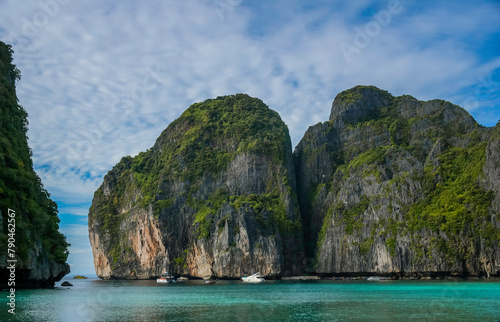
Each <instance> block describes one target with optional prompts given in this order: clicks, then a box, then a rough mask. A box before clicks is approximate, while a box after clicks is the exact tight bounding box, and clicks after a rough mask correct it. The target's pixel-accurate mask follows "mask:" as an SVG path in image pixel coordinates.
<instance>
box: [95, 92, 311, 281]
mask: <svg viewBox="0 0 500 322" xmlns="http://www.w3.org/2000/svg"><path fill="white" fill-rule="evenodd" d="M295 184H296V179H295V171H294V166H293V157H292V147H291V142H290V137H289V134H288V128H287V127H286V125H285V124H284V123H283V121H282V120H281V118H280V116H279V115H278V113H276V112H274V111H272V110H271V109H269V108H268V107H267V106H266V105H265V104H264V103H263V102H262V101H260V100H258V99H255V98H251V97H249V96H247V95H243V94H238V95H234V96H226V97H219V98H217V99H213V100H212V99H210V100H207V101H205V102H203V103H198V104H194V105H192V106H191V107H190V108H189V109H187V110H186V111H185V112H184V113H183V114H182V115H181V116H180V117H179V118H178V119H177V120H175V121H174V122H172V123H171V124H170V125H169V126H168V127H167V129H166V130H165V131H164V132H163V133H162V134H161V135H160V137H159V138H158V139H157V141H156V143H155V145H154V146H153V147H152V148H151V149H149V150H148V151H146V152H143V153H140V154H139V155H137V156H136V157H134V158H131V157H124V158H123V159H122V160H121V161H120V162H119V163H118V164H117V165H116V166H115V167H114V168H113V169H112V170H111V171H110V172H109V173H108V174H107V175H106V176H105V178H104V182H103V184H102V186H101V187H100V188H99V189H98V190H97V191H96V192H95V194H94V200H93V202H92V206H91V208H90V212H89V233H90V242H91V245H92V249H93V254H94V265H95V269H96V273H97V275H98V276H99V277H101V278H106V279H108V278H125V279H137V278H139V279H146V278H152V277H155V276H160V275H161V274H162V273H163V272H164V271H165V270H167V271H169V272H171V273H175V274H183V275H189V276H194V277H209V276H217V277H226V278H239V277H240V276H244V275H249V274H252V273H254V272H261V273H262V274H264V275H266V276H276V277H278V276H281V275H291V274H297V273H299V272H300V271H301V268H302V259H303V257H304V252H303V234H302V223H301V217H300V210H299V202H298V200H297V196H296V193H295V191H296V186H295Z"/></svg>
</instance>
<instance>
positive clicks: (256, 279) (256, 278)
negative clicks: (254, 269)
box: [241, 273, 266, 283]
mask: <svg viewBox="0 0 500 322" xmlns="http://www.w3.org/2000/svg"><path fill="white" fill-rule="evenodd" d="M241 280H242V281H243V282H245V283H262V282H265V281H266V280H265V279H264V278H263V277H262V276H261V275H260V273H255V274H253V275H250V276H246V277H242V278H241Z"/></svg>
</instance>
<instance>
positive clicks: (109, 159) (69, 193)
mask: <svg viewBox="0 0 500 322" xmlns="http://www.w3.org/2000/svg"><path fill="white" fill-rule="evenodd" d="M54 1H57V0H52V2H54ZM40 3H44V2H40ZM40 3H39V2H36V1H33V2H21V1H9V2H8V3H3V4H2V11H1V12H0V39H3V40H5V41H7V42H10V43H12V44H13V47H14V50H15V56H14V59H15V63H16V64H17V66H18V67H19V68H20V69H21V72H22V77H23V78H22V80H21V81H20V82H19V83H18V96H19V99H20V102H21V104H22V105H23V106H24V107H25V108H26V110H27V111H28V112H29V121H30V126H29V129H30V130H29V133H28V134H29V137H30V140H29V144H30V146H31V148H32V150H33V158H34V163H35V166H36V168H37V172H38V173H39V175H40V177H41V178H42V182H43V183H44V185H45V187H46V188H47V190H48V191H49V192H51V194H52V195H53V197H54V199H56V200H58V201H63V202H64V203H65V204H66V206H67V208H61V210H62V211H64V212H66V213H73V214H75V215H77V216H84V215H85V213H86V212H87V211H88V209H87V208H85V207H83V206H80V205H78V204H82V203H90V201H91V199H92V195H93V192H94V191H95V189H96V188H97V187H98V186H99V185H100V184H101V182H102V177H103V175H104V174H105V173H106V172H107V171H108V170H110V169H111V168H112V166H113V165H114V164H116V162H118V161H119V160H120V158H121V157H123V156H125V155H135V154H137V153H138V152H140V151H144V150H146V149H147V148H149V147H151V146H152V145H153V144H154V142H155V139H156V138H157V137H158V136H159V134H160V133H161V132H162V130H163V129H165V128H166V127H167V125H168V124H169V123H170V122H171V121H173V120H174V119H175V118H176V117H178V116H179V115H180V114H181V113H182V111H184V110H185V109H186V108H187V107H188V106H189V105H191V104H192V103H194V102H197V101H202V100H205V99H207V98H212V97H216V96H219V95H225V94H234V93H237V92H244V93H248V94H250V95H252V96H255V97H259V98H261V99H262V100H263V101H264V102H265V103H266V104H268V105H269V106H270V107H271V108H273V109H275V110H277V111H278V112H279V113H280V114H281V116H282V118H283V119H284V121H285V123H287V124H288V126H289V128H290V135H291V137H292V141H293V145H296V144H297V143H298V141H299V140H300V138H301V137H302V135H303V133H304V132H305V130H306V129H307V128H308V127H309V126H310V125H313V124H315V123H317V122H319V121H326V120H328V117H329V113H330V106H331V102H332V100H333V98H334V97H335V95H336V94H337V93H338V92H340V91H342V90H345V89H347V88H350V87H352V86H355V85H358V84H373V85H375V86H378V87H380V88H383V89H386V90H389V91H390V92H391V93H393V94H395V95H401V94H411V95H413V96H415V97H417V98H419V99H433V98H443V99H450V100H452V101H453V102H454V103H459V104H460V103H462V102H463V101H464V100H465V99H466V98H467V97H469V96H470V95H473V92H474V86H477V84H478V79H479V78H480V77H486V76H488V75H490V74H491V73H492V72H493V71H495V70H496V69H498V68H499V64H498V63H497V62H498V59H497V60H493V59H489V60H485V59H484V57H483V58H482V57H481V53H480V52H478V51H477V50H476V49H475V48H474V47H470V46H468V45H467V43H468V42H469V41H474V44H476V45H482V46H488V44H487V41H486V40H485V39H488V37H489V36H491V35H492V34H494V33H495V32H498V31H499V29H500V27H499V25H498V23H497V19H498V18H497V17H498V16H499V15H498V13H500V10H499V6H498V4H495V3H491V2H484V3H481V4H479V5H478V4H470V5H469V4H465V3H460V4H454V7H453V6H451V7H450V6H449V5H448V4H447V3H446V2H439V1H438V2H432V3H430V2H429V3H424V4H418V6H417V4H412V3H411V2H408V1H402V4H403V6H404V10H403V11H402V12H401V13H400V14H397V15H394V16H393V17H392V20H391V22H390V24H389V25H387V26H385V27H383V28H381V30H380V33H379V34H378V35H377V36H376V37H373V38H372V39H371V42H370V44H369V45H368V46H366V48H363V49H362V50H361V52H360V53H359V54H355V55H353V56H352V62H351V63H350V64H349V63H348V62H347V61H346V58H345V56H344V54H343V52H342V50H341V49H340V44H341V43H342V42H349V43H352V42H353V38H354V36H355V30H354V28H355V27H359V28H364V26H365V24H366V23H367V22H369V21H371V20H372V19H373V18H372V17H371V16H369V15H368V16H366V15H365V16H363V17H361V16H360V14H361V13H362V12H363V11H364V10H366V9H367V8H369V7H373V8H386V7H387V3H388V1H379V2H375V1H363V2H358V1H356V2H348V3H344V2H333V3H330V2H325V1H319V0H318V1H312V2H311V1H309V2H307V3H306V2H289V1H277V2H273V3H266V4H265V6H271V7H272V8H277V9H281V10H280V13H281V14H280V16H274V14H272V12H275V11H276V10H275V11H266V10H264V9H266V8H268V7H265V6H264V5H263V6H264V7H263V8H262V10H261V11H257V9H256V8H257V7H256V5H255V4H253V3H251V2H246V1H243V2H242V3H241V4H240V5H239V6H236V7H234V8H233V10H232V11H228V12H225V13H224V15H223V19H222V20H221V19H220V17H219V14H218V12H217V11H216V8H214V7H213V6H212V5H211V2H210V1H202V0H187V1H182V2H181V1H148V5H147V6H146V5H144V4H143V3H138V2H132V1H123V2H113V3H112V4H108V3H103V2H99V1H95V0H93V1H86V2H80V1H68V2H67V4H60V5H59V9H58V12H57V13H56V14H54V15H53V16H50V15H48V14H46V16H47V17H48V19H47V20H46V22H45V21H42V22H44V23H41V22H40V21H41V20H40V21H38V25H40V26H39V27H37V26H36V25H35V22H36V20H35V18H37V17H38V18H40V17H43V13H44V12H45V11H44V10H43V8H42V7H41V6H40ZM314 4H318V7H316V8H315V7H311V8H310V9H308V10H307V11H304V10H301V9H300V8H301V7H304V5H307V6H312V5H314ZM326 9H327V10H326ZM375 12H376V11H375ZM31 24H32V25H31ZM33 26H34V27H35V29H36V30H29V29H30V27H33ZM259 28H260V29H259ZM32 29H33V28H32ZM254 30H264V32H262V33H261V32H260V31H259V32H257V31H254ZM30 31H32V34H30ZM471 39H472V40H471ZM490 46H491V45H490ZM151 70H158V71H159V76H157V77H156V78H154V77H152V76H151ZM464 89H468V90H464ZM478 104H479V105H477V106H476V109H481V108H482V107H484V106H487V104H496V105H497V106H498V98H496V99H492V98H489V99H487V100H479V101H478ZM497 118H498V117H497ZM77 208H78V209H77ZM70 217H76V216H70ZM64 220H75V219H74V218H72V219H67V218H66V217H65V218H63V221H64ZM71 222H72V221H71ZM64 224H65V222H63V225H62V226H63V227H65V228H64V229H65V231H66V232H67V233H68V238H69V240H70V242H71V243H72V244H74V243H80V244H81V245H80V246H79V247H78V249H87V248H88V239H87V240H86V241H85V239H84V238H83V236H82V235H78V234H79V233H83V230H82V228H81V227H80V230H76V228H75V227H73V228H71V227H70V226H64ZM73 240H77V242H74V241H73ZM76 254H77V253H75V256H74V257H71V258H72V260H76V259H77V258H83V257H78V256H77V255H76ZM78 255H80V254H78ZM72 256H73V255H72ZM86 256H87V257H85V258H86V259H87V260H88V258H89V256H88V254H87V255H86ZM75 263H76V262H75Z"/></svg>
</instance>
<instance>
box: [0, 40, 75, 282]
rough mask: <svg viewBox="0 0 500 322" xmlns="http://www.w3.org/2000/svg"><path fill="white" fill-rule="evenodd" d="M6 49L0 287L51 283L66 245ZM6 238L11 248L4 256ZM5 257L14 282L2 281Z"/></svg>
mask: <svg viewBox="0 0 500 322" xmlns="http://www.w3.org/2000/svg"><path fill="white" fill-rule="evenodd" d="M12 53H13V51H12V49H11V47H10V46H9V45H6V44H4V43H3V42H0V249H1V251H0V289H3V288H7V287H9V288H11V287H15V288H35V287H51V286H53V285H54V282H56V281H59V280H60V279H61V278H62V277H63V276H64V275H66V274H68V273H69V265H68V264H66V259H67V256H68V251H67V246H68V244H67V243H66V238H65V237H64V236H63V235H62V234H61V233H59V231H58V228H59V218H58V215H57V204H56V203H55V202H54V201H52V200H51V199H50V196H49V194H48V192H47V191H46V190H45V189H44V188H43V185H42V183H41V182H40V178H39V177H38V176H37V174H36V173H35V171H34V170H33V164H32V160H31V150H30V148H29V147H28V140H27V137H26V132H27V125H28V121H27V113H26V111H25V110H24V109H23V107H22V106H20V105H19V104H18V100H17V96H16V90H15V82H16V80H17V79H19V77H20V74H19V70H18V69H17V68H16V67H15V66H14V65H13V64H12ZM9 209H11V210H12V212H9ZM9 213H11V214H12V213H15V216H14V215H13V216H12V217H11V216H9ZM9 224H10V225H9ZM13 225H14V226H13ZM9 234H10V236H9ZM9 239H10V242H11V243H12V244H13V247H10V248H11V249H12V250H14V251H15V253H10V254H12V255H14V256H13V257H8V258H7V256H8V252H7V247H8V243H9ZM7 259H10V260H17V262H16V263H15V265H16V271H15V285H12V283H10V285H8V282H9V279H10V272H9V270H8V269H7V267H8V266H9V265H10V264H11V263H7ZM11 282H12V281H11Z"/></svg>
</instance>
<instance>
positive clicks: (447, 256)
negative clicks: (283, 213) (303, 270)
mask: <svg viewBox="0 0 500 322" xmlns="http://www.w3.org/2000/svg"><path fill="white" fill-rule="evenodd" d="M499 138H500V130H499V129H498V128H484V127H482V126H480V125H478V124H477V123H476V121H475V120H474V119H473V118H472V117H471V116H470V115H469V114H468V113H467V112H466V111H465V110H463V109H462V108H461V107H459V106H456V105H453V104H451V103H449V102H445V101H441V100H433V101H428V102H421V101H418V100H416V99H414V98H413V97H411V96H401V97H393V96H392V95H390V94H389V93H387V92H386V91H382V90H380V89H378V88H375V87H373V86H358V87H355V88H353V89H351V90H347V91H344V92H342V93H340V94H339V95H338V96H337V97H336V98H335V101H334V102H333V106H332V111H331V116H330V121H329V122H326V123H320V124H317V125H315V126H313V127H310V128H309V130H308V131H307V132H306V134H305V136H304V138H303V139H302V140H301V142H300V143H299V144H298V146H297V148H296V149H295V152H294V157H295V165H296V170H297V177H298V195H299V200H300V204H301V211H302V218H303V224H304V229H305V236H306V238H305V241H306V253H307V256H308V257H309V259H310V260H309V263H311V265H309V267H308V269H309V270H311V271H315V272H316V273H325V274H353V275H358V274H363V273H385V274H390V273H394V274H399V275H403V276H404V275H409V274H424V275H440V274H442V275H460V276H467V275H484V276H489V275H499V274H500V247H499V246H500V245H499V244H500V220H499V219H500V218H499V216H500V215H499V214H500V208H499V207H500V189H499V187H500V170H498V169H499V167H498V166H499V164H500V163H499V161H500V160H499V159H500V147H499Z"/></svg>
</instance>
